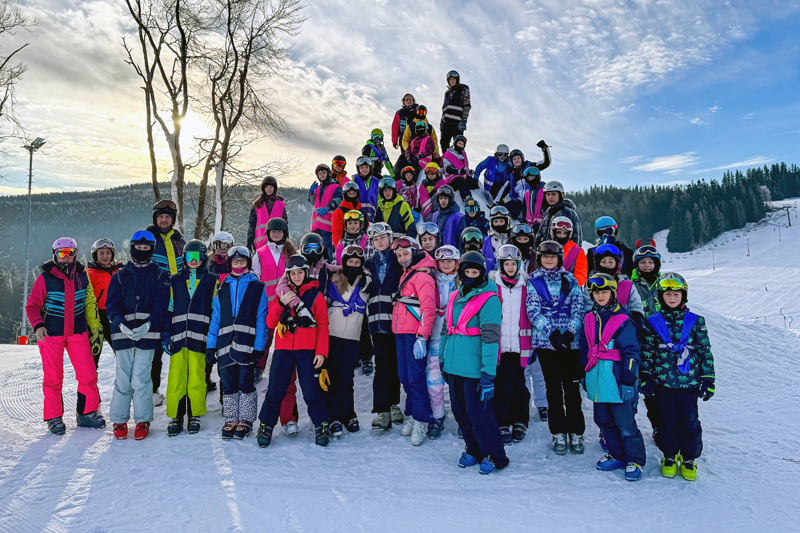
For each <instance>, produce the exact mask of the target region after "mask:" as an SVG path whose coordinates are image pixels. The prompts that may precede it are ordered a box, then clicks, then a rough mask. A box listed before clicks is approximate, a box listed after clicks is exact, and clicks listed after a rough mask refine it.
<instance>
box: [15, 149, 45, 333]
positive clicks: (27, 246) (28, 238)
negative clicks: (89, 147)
mask: <svg viewBox="0 0 800 533" xmlns="http://www.w3.org/2000/svg"><path fill="white" fill-rule="evenodd" d="M44 142H45V141H44V139H42V138H41V137H36V138H35V139H34V140H33V142H32V143H30V144H29V145H27V146H23V148H25V149H26V150H27V151H28V154H30V159H29V160H28V161H29V162H28V230H27V232H26V233H25V275H24V276H23V289H22V327H21V328H20V333H19V335H20V337H24V336H25V333H26V332H27V329H28V317H27V316H26V315H25V306H26V305H27V304H28V271H29V270H30V268H31V186H32V185H33V152H35V151H36V150H38V149H39V148H41V147H42V146H44Z"/></svg>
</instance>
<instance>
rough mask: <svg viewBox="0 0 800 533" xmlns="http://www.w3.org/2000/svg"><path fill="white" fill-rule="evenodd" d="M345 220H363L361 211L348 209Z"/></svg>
mask: <svg viewBox="0 0 800 533" xmlns="http://www.w3.org/2000/svg"><path fill="white" fill-rule="evenodd" d="M344 219H345V220H361V211H348V212H347V213H345V214H344Z"/></svg>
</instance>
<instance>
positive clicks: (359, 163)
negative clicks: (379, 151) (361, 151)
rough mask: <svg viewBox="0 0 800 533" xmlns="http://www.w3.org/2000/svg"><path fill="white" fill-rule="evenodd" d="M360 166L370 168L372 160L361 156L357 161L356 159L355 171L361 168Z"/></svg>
mask: <svg viewBox="0 0 800 533" xmlns="http://www.w3.org/2000/svg"><path fill="white" fill-rule="evenodd" d="M362 165H367V166H368V167H370V168H372V159H370V158H369V157H367V156H365V155H362V156H361V157H359V158H358V159H356V170H358V169H359V168H361V166H362Z"/></svg>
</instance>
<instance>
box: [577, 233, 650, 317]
mask: <svg viewBox="0 0 800 533" xmlns="http://www.w3.org/2000/svg"><path fill="white" fill-rule="evenodd" d="M621 267H622V252H621V251H620V250H619V248H617V246H616V245H614V244H601V245H600V246H598V247H597V248H595V253H594V271H593V273H600V274H607V275H609V276H611V277H613V278H614V281H615V282H616V283H617V288H616V290H615V291H614V299H615V301H616V302H617V303H619V305H621V306H622V307H624V308H625V310H626V311H627V312H628V314H629V315H630V316H631V318H632V319H633V323H634V325H635V326H636V330H637V331H639V330H641V329H642V324H643V322H644V307H643V306H642V300H641V298H640V297H639V291H637V290H636V289H635V288H634V287H633V283H631V281H630V280H629V279H628V278H627V277H626V276H625V275H623V274H620V269H621ZM589 292H590V291H589V290H588V286H587V290H586V291H584V301H585V303H586V310H587V312H589V309H591V308H592V306H593V304H592V300H591V295H590V294H589Z"/></svg>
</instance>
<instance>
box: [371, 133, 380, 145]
mask: <svg viewBox="0 0 800 533" xmlns="http://www.w3.org/2000/svg"><path fill="white" fill-rule="evenodd" d="M372 140H373V141H374V142H376V143H378V144H380V143H382V142H383V135H373V136H372Z"/></svg>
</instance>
